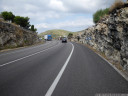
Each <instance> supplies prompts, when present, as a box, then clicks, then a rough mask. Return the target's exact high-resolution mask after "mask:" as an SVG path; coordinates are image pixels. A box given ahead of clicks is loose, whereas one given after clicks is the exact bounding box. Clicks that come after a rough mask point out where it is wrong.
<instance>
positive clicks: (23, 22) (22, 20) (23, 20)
mask: <svg viewBox="0 0 128 96" xmlns="http://www.w3.org/2000/svg"><path fill="white" fill-rule="evenodd" d="M29 19H30V18H28V17H21V16H16V17H15V18H14V22H15V23H16V24H18V25H20V26H21V27H24V28H26V29H28V28H29V27H30V24H29V23H30V22H29Z"/></svg>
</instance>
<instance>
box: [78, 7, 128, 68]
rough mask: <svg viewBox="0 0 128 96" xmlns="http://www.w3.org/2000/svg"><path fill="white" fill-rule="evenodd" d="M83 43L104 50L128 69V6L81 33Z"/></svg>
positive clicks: (109, 56)
mask: <svg viewBox="0 0 128 96" xmlns="http://www.w3.org/2000/svg"><path fill="white" fill-rule="evenodd" d="M80 38H81V39H80V41H81V42H82V43H85V44H88V45H90V46H92V47H93V48H94V49H96V50H98V51H101V52H103V53H104V54H105V55H106V56H107V57H108V58H109V59H111V60H113V61H114V62H119V63H120V64H121V65H122V66H123V68H124V69H126V70H128V7H124V8H120V9H116V10H114V11H113V12H111V13H110V15H109V16H106V17H104V18H102V19H101V20H100V21H99V22H98V23H97V24H96V25H94V26H92V27H90V28H88V29H86V30H85V32H84V33H83V34H82V35H80Z"/></svg>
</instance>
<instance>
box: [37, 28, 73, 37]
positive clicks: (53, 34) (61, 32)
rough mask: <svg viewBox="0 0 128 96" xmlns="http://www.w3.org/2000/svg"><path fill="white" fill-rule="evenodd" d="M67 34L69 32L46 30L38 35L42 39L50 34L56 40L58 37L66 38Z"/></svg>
mask: <svg viewBox="0 0 128 96" xmlns="http://www.w3.org/2000/svg"><path fill="white" fill-rule="evenodd" d="M69 33H71V32H70V31H66V30H60V29H54V30H48V31H46V32H42V33H40V34H39V36H40V37H43V36H44V35H47V34H51V35H52V37H53V38H54V39H57V38H59V37H60V36H68V34H69Z"/></svg>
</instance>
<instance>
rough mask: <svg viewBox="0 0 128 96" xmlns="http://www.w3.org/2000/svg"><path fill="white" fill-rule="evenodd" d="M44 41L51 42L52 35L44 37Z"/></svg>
mask: <svg viewBox="0 0 128 96" xmlns="http://www.w3.org/2000/svg"><path fill="white" fill-rule="evenodd" d="M44 40H45V41H52V35H44Z"/></svg>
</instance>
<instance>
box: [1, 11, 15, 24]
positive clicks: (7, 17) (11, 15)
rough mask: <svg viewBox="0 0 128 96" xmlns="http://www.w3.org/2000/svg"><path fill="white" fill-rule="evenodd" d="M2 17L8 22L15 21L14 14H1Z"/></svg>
mask: <svg viewBox="0 0 128 96" xmlns="http://www.w3.org/2000/svg"><path fill="white" fill-rule="evenodd" d="M1 15H2V17H3V18H4V20H8V21H12V22H13V21H14V18H15V15H13V13H12V12H7V11H4V12H2V13H1Z"/></svg>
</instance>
